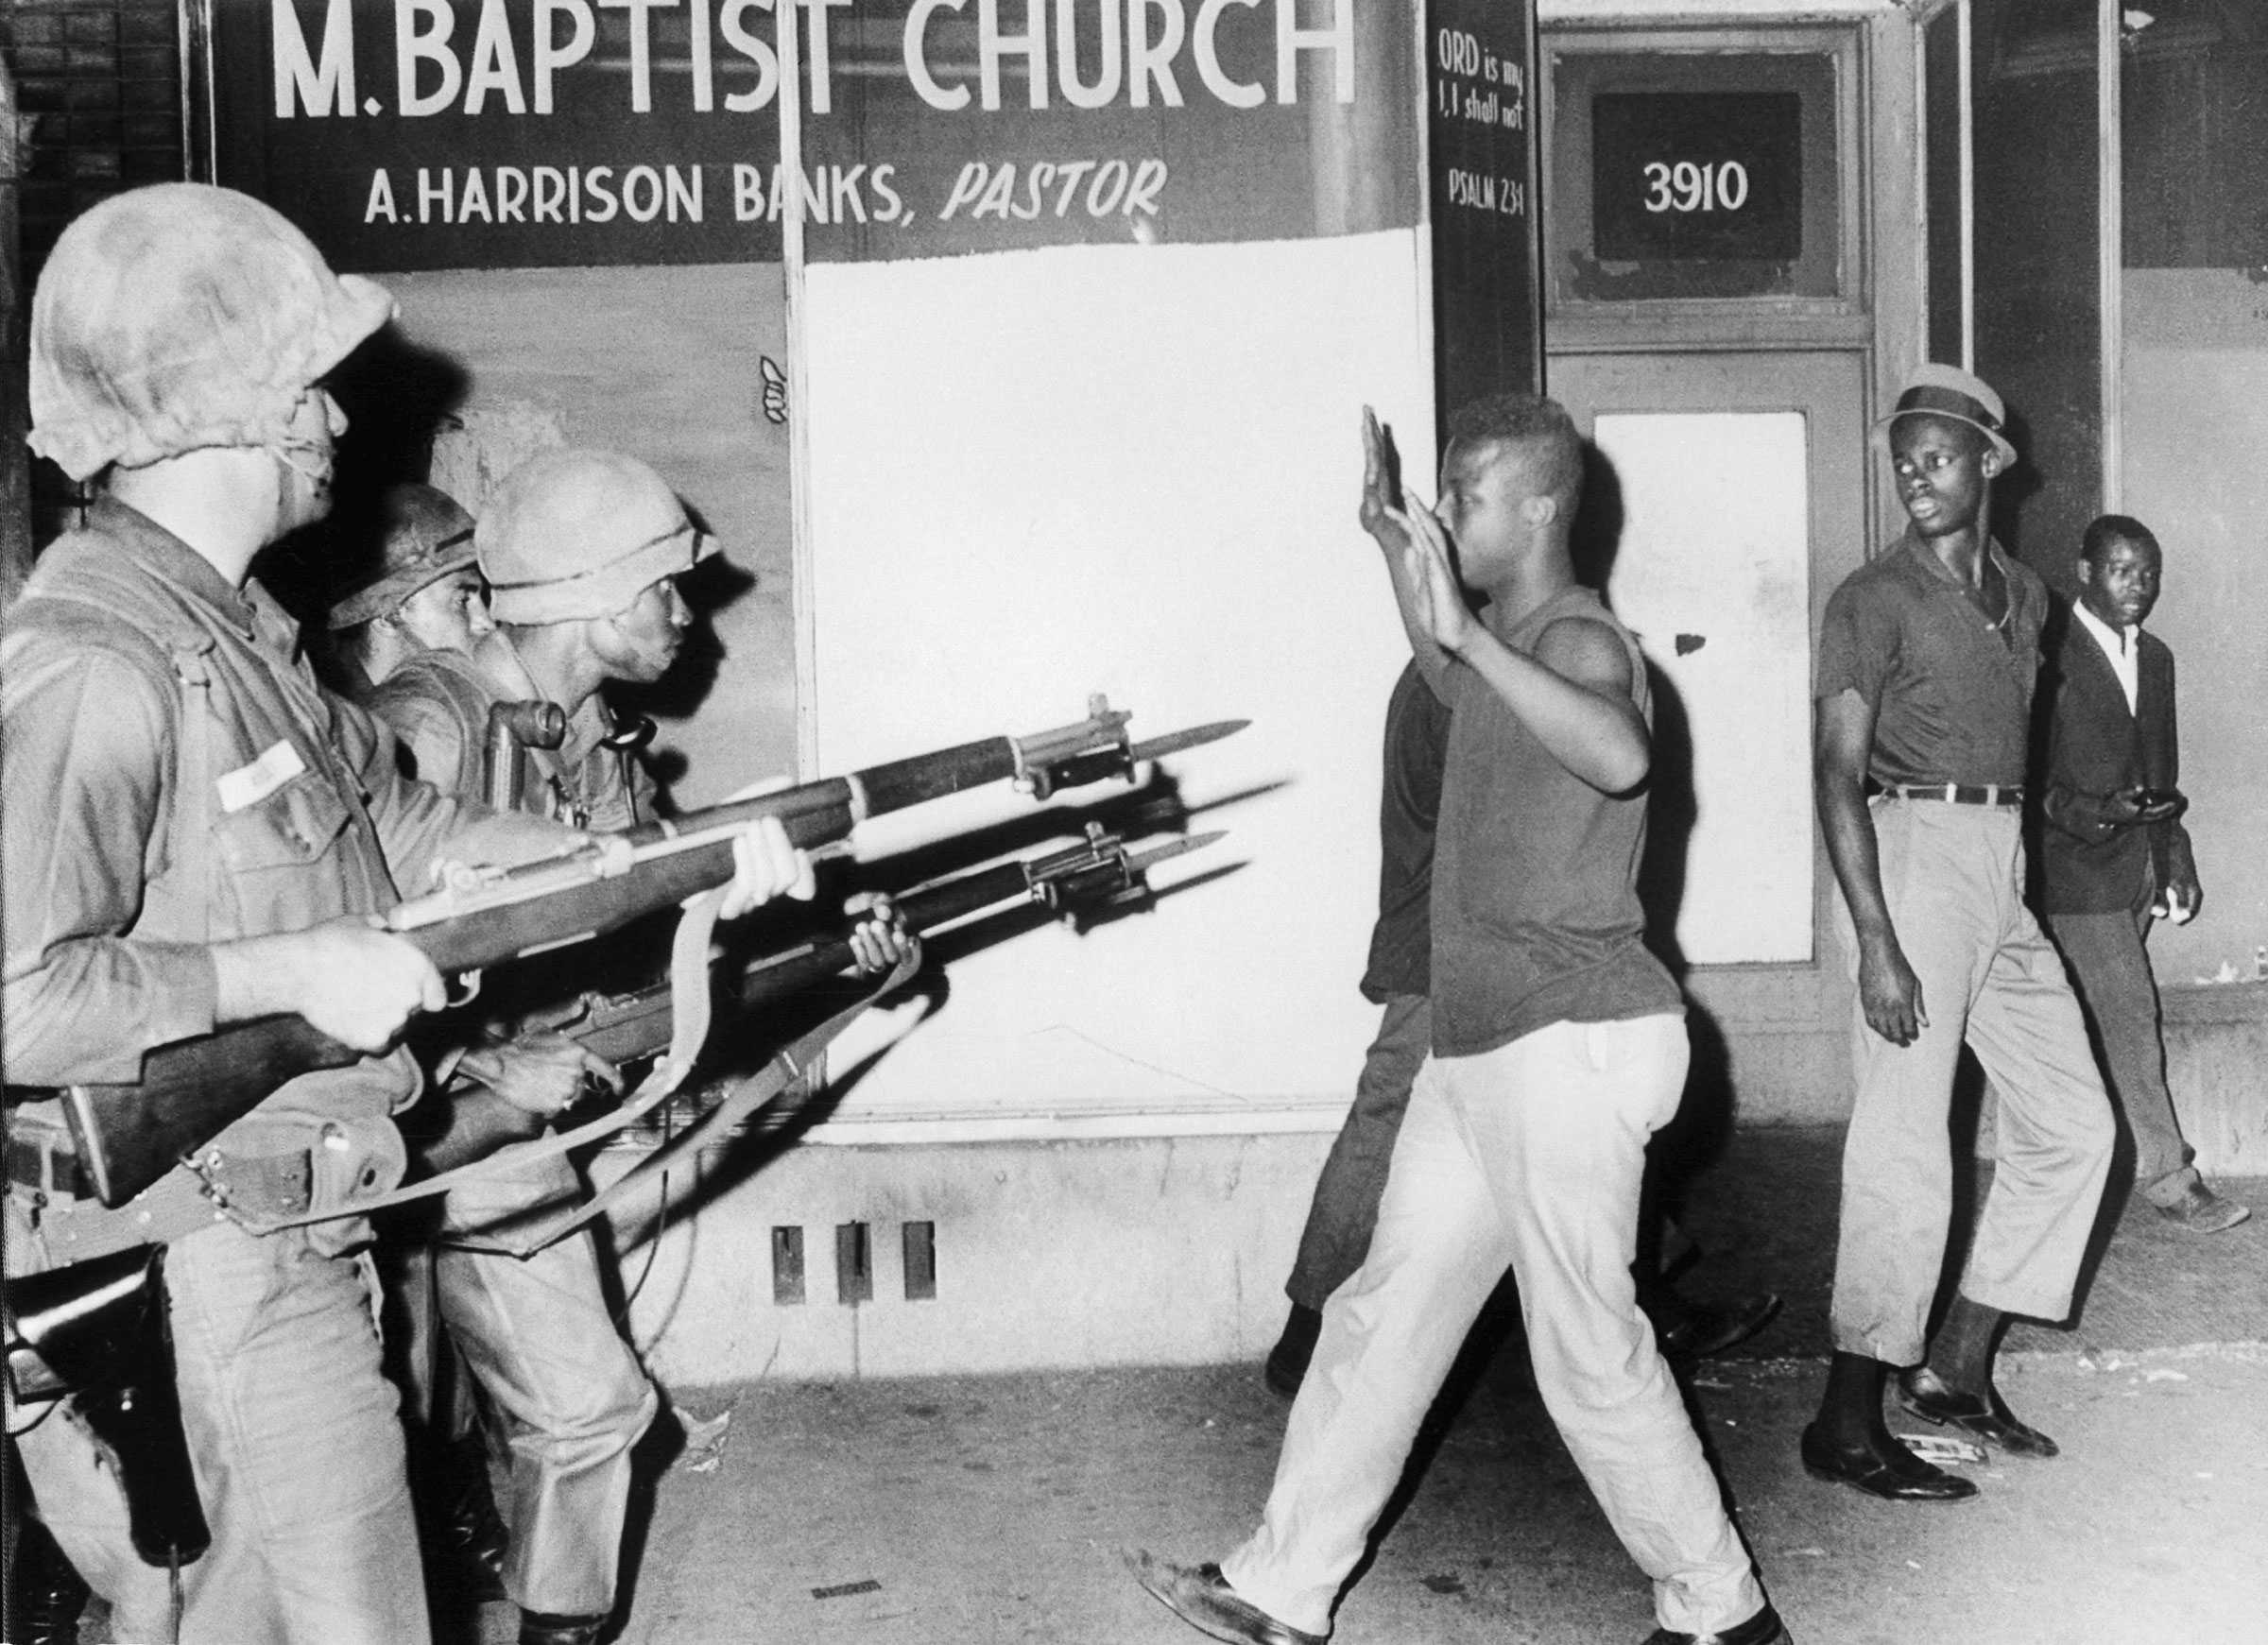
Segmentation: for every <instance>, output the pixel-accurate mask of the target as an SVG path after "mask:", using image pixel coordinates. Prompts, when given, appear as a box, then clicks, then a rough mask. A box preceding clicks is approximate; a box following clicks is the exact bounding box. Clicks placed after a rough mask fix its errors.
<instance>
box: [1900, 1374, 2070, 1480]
mask: <svg viewBox="0 0 2268 1645" xmlns="http://www.w3.org/2000/svg"><path fill="white" fill-rule="evenodd" d="M1898 1402H1899V1404H1900V1405H1902V1406H1904V1407H1905V1408H1906V1409H1907V1410H1908V1411H1910V1412H1912V1413H1913V1414H1915V1415H1916V1416H1918V1417H1920V1418H1921V1419H1922V1421H1924V1422H1933V1423H1935V1424H1937V1425H1938V1426H1939V1427H1940V1428H1957V1429H1959V1430H1960V1431H1962V1432H1964V1433H1970V1434H1974V1435H1975V1436H1976V1437H1977V1438H1979V1439H1981V1440H1983V1441H1984V1443H1985V1444H1986V1445H1990V1446H1997V1447H1998V1448H2001V1449H2002V1450H2004V1451H2006V1452H2007V1453H2008V1454H2009V1455H2010V1456H2012V1457H2052V1456H2053V1455H2054V1454H2055V1442H2054V1441H2053V1440H2052V1439H2050V1438H2049V1437H2048V1436H2047V1435H2046V1434H2044V1433H2042V1432H2040V1431H2039V1430H2038V1429H2036V1428H2029V1427H2026V1426H2025V1425H2024V1424H2023V1423H2021V1422H2019V1421H2018V1420H2017V1419H2016V1414H2015V1413H2014V1412H2012V1411H2010V1410H2009V1409H2008V1406H2007V1404H2006V1402H2005V1401H2003V1400H2002V1398H2001V1393H2000V1390H1999V1389H1997V1388H1992V1387H1987V1388H1986V1389H1985V1390H1984V1393H1983V1394H1964V1393H1961V1392H1960V1391H1959V1390H1957V1389H1955V1388H1953V1387H1951V1386H1950V1385H1949V1384H1948V1383H1947V1382H1946V1380H1945V1379H1944V1378H1942V1377H1940V1376H1938V1375H1937V1373H1936V1372H1934V1371H1933V1370H1931V1369H1930V1368H1929V1366H1927V1365H1916V1366H1915V1367H1914V1368H1913V1369H1912V1370H1910V1371H1900V1372H1899V1374H1898Z"/></svg>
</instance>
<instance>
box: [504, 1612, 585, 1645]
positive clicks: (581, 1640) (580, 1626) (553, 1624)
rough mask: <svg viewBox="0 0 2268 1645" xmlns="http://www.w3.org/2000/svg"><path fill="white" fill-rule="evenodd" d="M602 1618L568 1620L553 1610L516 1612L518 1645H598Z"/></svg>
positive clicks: (573, 1618) (568, 1617)
mask: <svg viewBox="0 0 2268 1645" xmlns="http://www.w3.org/2000/svg"><path fill="white" fill-rule="evenodd" d="M606 1625H607V1619H606V1618H605V1617H604V1616H597V1617H570V1616H564V1615H561V1614H559V1613H557V1612H553V1611H522V1612H521V1613H520V1645H598V1636H599V1632H600V1630H602V1629H603V1628H605V1627H606Z"/></svg>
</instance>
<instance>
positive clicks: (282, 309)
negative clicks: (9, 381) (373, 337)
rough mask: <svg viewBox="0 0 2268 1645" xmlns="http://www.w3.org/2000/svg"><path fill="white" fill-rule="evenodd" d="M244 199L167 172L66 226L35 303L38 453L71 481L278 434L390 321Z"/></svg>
mask: <svg viewBox="0 0 2268 1645" xmlns="http://www.w3.org/2000/svg"><path fill="white" fill-rule="evenodd" d="M393 313H394V300H393V298H392V297H391V296H390V295H388V293H387V290H386V288H385V287H384V286H381V285H379V284H377V283H375V282H372V281H369V280H365V279H363V278H362V277H361V276H359V275H353V274H346V275H339V274H334V273H332V271H331V268H330V266H329V265H328V264H326V263H325V262H324V261H323V257H322V253H320V252H319V251H318V250H317V249H316V248H315V246H314V244H313V243H312V242H310V241H309V240H308V238H307V236H306V235H304V234H302V233H301V232H300V231H299V230H298V229H296V228H294V227H293V226H292V225H291V224H290V223H289V222H287V221H286V220H285V219H284V218H283V215H282V214H279V213H277V212H276V211H274V210H273V209H271V208H270V207H267V206H266V205H263V204H261V203H260V202H259V201H258V200H255V199H253V198H251V197H249V195H242V194H237V193H235V192H233V191H232V190H229V189H222V188H215V187H212V186H211V185H209V184H205V183H187V182H182V183H160V184H157V185H154V186H152V187H149V188H140V189H131V190H129V191H128V192H127V193H125V194H121V195H114V196H112V197H111V198H109V199H107V200H104V201H102V202H101V203H100V204H98V205H96V206H94V208H93V209H91V210H90V211H88V212H86V213H85V214H82V215H81V216H79V217H78V218H77V220H75V221H74V222H73V223H72V224H71V225H70V227H68V228H67V229H65V230H64V231H63V233H62V236H61V238H60V239H59V240H58V241H57V242H56V246H55V250H54V251H53V253H52V254H50V256H49V258H48V261H47V266H46V268H45V270H44V271H43V273H42V274H41V276H40V283H39V289H38V291H37V292H35V293H34V294H33V297H32V304H31V385H30V387H31V419H32V434H31V448H32V450H34V451H36V452H38V453H39V454H41V455H43V456H45V457H48V458H51V459H52V460H53V461H54V462H55V463H56V464H57V465H58V466H59V467H60V468H61V469H62V471H64V472H65V473H67V474H69V475H70V476H71V477H72V478H73V479H78V480H83V479H85V478H87V477H88V476H89V475H91V474H94V473H97V472H99V471H101V470H102V469H103V468H105V467H106V466H108V465H110V464H112V463H116V464H119V465H121V466H123V467H126V468H140V467H142V466H144V465H146V464H148V463H153V462H156V461H158V460H159V459H161V458H163V457H169V456H177V455H179V454H181V453H184V452H192V451H199V450H203V449H205V448H208V447H213V446H262V445H273V444H281V443H283V441H284V439H285V437H286V433H287V429H288V426H289V424H290V421H291V418H292V414H293V412H294V410H295V409H296V408H297V407H298V405H299V403H300V402H301V400H302V399H303V398H304V397H305V396H306V393H307V391H308V389H310V388H312V387H313V386H315V385H316V384H317V383H318V382H319V381H320V380H321V378H322V377H323V375H324V374H325V373H326V372H328V371H329V370H330V369H331V368H333V367H334V366H336V365H337V364H338V363H339V361H341V360H342V359H344V358H345V357H346V356H347V355H348V353H350V352H351V351H352V350H353V349H354V347H355V346H356V345H357V344H359V343H360V342H362V340H363V339H364V338H366V337H368V336H369V334H371V333H372V332H374V331H376V330H377V329H378V328H379V327H380V326H382V325H384V324H385V323H386V322H387V320H388V319H390V318H391V317H393Z"/></svg>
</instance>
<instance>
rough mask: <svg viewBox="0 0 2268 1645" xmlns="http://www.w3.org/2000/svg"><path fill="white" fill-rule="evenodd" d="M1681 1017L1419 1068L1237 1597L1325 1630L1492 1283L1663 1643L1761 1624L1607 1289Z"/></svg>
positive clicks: (1616, 1025) (1738, 1551)
mask: <svg viewBox="0 0 2268 1645" xmlns="http://www.w3.org/2000/svg"><path fill="white" fill-rule="evenodd" d="M1687 1054H1688V1051H1687V1044H1686V1037H1685V1022H1684V1020H1683V1019H1682V1018H1680V1017H1678V1016H1675V1015H1662V1016H1655V1017H1644V1018H1639V1019H1636V1020H1630V1021H1623V1022H1555V1023H1553V1024H1552V1025H1550V1026H1549V1027H1546V1028H1543V1029H1539V1030H1538V1031H1537V1032H1536V1033H1534V1034H1530V1035H1525V1036H1523V1037H1521V1038H1519V1039H1516V1040H1514V1041H1513V1042H1512V1043H1511V1044H1509V1045H1506V1046H1503V1047H1502V1048H1501V1049H1499V1050H1496V1051H1492V1052H1489V1053H1487V1054H1485V1055H1481V1056H1466V1057H1448V1058H1441V1057H1431V1058H1428V1059H1427V1061H1426V1063H1425V1065H1424V1067H1423V1068H1422V1069H1420V1070H1419V1071H1418V1074H1417V1085H1416V1088H1414V1089H1413V1091H1412V1092H1411V1095H1410V1105H1409V1112H1408V1114H1407V1116H1406V1117H1405V1118H1404V1120H1403V1121H1402V1125H1401V1135H1400V1140H1398V1141H1397V1142H1396V1144H1395V1148H1394V1157H1393V1164H1392V1167H1391V1169H1390V1170H1389V1172H1388V1174H1387V1177H1386V1189H1385V1195H1384V1198H1383V1202H1382V1203H1381V1205H1380V1207H1379V1216H1378V1227H1377V1231H1376V1232H1375V1233H1374V1234H1373V1236H1372V1238H1371V1242H1370V1253H1369V1256H1368V1258H1367V1259H1366V1260H1365V1261H1364V1263H1363V1266H1362V1268H1361V1269H1360V1270H1359V1271H1358V1272H1357V1273H1356V1274H1355V1276H1354V1277H1352V1278H1350V1279H1349V1280H1348V1281H1347V1283H1346V1284H1344V1285H1342V1286H1341V1287H1340V1288H1339V1289H1338V1290H1337V1291H1336V1292H1334V1293H1333V1294H1332V1297H1331V1300H1330V1301H1329V1302H1328V1303H1327V1304H1326V1305H1325V1307H1324V1310H1323V1330H1322V1336H1321V1338H1320V1339H1319V1340H1318V1342H1317V1343H1316V1345H1315V1353H1314V1362H1313V1363H1312V1364H1311V1365H1310V1367H1309V1369H1308V1374H1307V1379H1306V1380H1305V1382H1303V1383H1302V1384H1301V1385H1300V1390H1299V1397H1298V1400H1297V1403H1296V1404H1295V1405H1294V1406H1293V1407H1292V1415H1291V1422H1290V1426H1289V1428H1288V1430H1287V1431H1286V1432H1285V1434H1284V1440H1283V1452H1282V1455H1281V1457H1280V1460H1279V1461H1278V1463H1277V1467H1276V1484H1275V1488H1274V1490H1273V1491H1272V1492H1271V1493H1270V1495H1269V1497H1268V1505H1267V1509H1266V1512H1265V1515H1264V1516H1263V1519H1262V1522H1261V1526H1260V1529H1259V1530H1258V1531H1257V1532H1255V1533H1254V1534H1253V1535H1252V1538H1251V1539H1250V1540H1249V1541H1248V1542H1246V1544H1245V1545H1244V1546H1243V1547H1242V1548H1240V1549H1238V1550H1237V1551H1236V1552H1234V1553H1233V1554H1231V1555H1230V1556H1229V1558H1228V1559H1227V1560H1225V1561H1224V1562H1223V1566H1222V1568H1223V1571H1224V1573H1225V1574H1226V1575H1227V1577H1228V1579H1229V1584H1230V1585H1231V1586H1233V1587H1234V1588H1235V1589H1236V1590H1237V1592H1239V1593H1241V1594H1243V1595H1244V1596H1245V1597H1246V1599H1248V1600H1250V1601H1251V1602H1253V1603H1254V1604H1256V1605H1258V1606H1260V1607H1261V1608H1262V1609H1263V1610H1264V1611H1266V1612H1268V1613H1269V1614H1270V1615H1272V1616H1274V1617H1276V1618H1278V1619H1280V1620H1282V1621H1285V1622H1288V1623H1290V1624H1291V1625H1292V1626H1293V1627H1296V1628H1301V1629H1305V1630H1307V1631H1308V1632H1310V1633H1315V1634H1321V1633H1324V1632H1327V1631H1328V1629H1329V1627H1330V1624H1331V1606H1332V1599H1333V1597H1334V1596H1335V1595H1336V1594H1337V1592H1338V1589H1339V1586H1340V1585H1341V1584H1342V1583H1344V1582H1345V1581H1346V1579H1347V1575H1348V1573H1349V1571H1351V1570H1352V1569H1353V1568H1354V1566H1355V1563H1356V1562H1357V1561H1358V1560H1359V1559H1360V1558H1361V1557H1362V1554H1363V1549H1364V1545H1365V1543H1366V1540H1367V1539H1368V1536H1369V1534H1370V1529H1371V1527H1372V1526H1373V1525H1374V1524H1376V1522H1377V1520H1378V1516H1379V1514H1380V1512H1381V1510H1382V1509H1383V1507H1384V1505H1385V1502H1386V1499H1387V1497H1388V1496H1389V1495H1390V1494H1391V1493H1392V1492H1393V1490H1394V1487H1395V1485H1396V1483H1397V1482H1399V1481H1400V1477H1401V1472H1402V1469H1403V1466H1404V1465H1405V1464H1406V1463H1407V1461H1408V1459H1409V1454H1410V1447H1411V1445H1412V1443H1413V1442H1414V1441H1415V1439H1416V1437H1417V1429H1418V1425H1419V1423H1420V1422H1421V1421H1422V1420H1423V1419H1424V1416H1425V1414H1426V1411H1427V1409H1428V1408H1429V1407H1430V1406H1431V1405H1432V1404H1433V1401H1434V1397H1435V1395H1436V1394H1437V1393H1438V1392H1439V1391H1440V1387H1441V1383H1442V1379H1444V1378H1445V1377H1447V1376H1448V1374H1449V1368H1450V1365H1451V1363H1452V1362H1453V1361H1454V1360H1455V1358H1456V1355H1457V1350H1458V1348H1459V1347H1460V1346H1461V1345H1462V1344H1463V1343H1464V1341H1465V1336H1466V1333H1467V1331H1468V1330H1469V1328H1471V1325H1472V1322H1473V1320H1474V1318H1475V1317H1476V1316H1477V1315H1478V1314H1479V1313H1480V1311H1481V1307H1482V1305H1483V1304H1484V1303H1485V1302H1486V1300H1487V1298H1488V1294H1489V1293H1490V1292H1491V1291H1493V1290H1494V1289H1495V1287H1496V1285H1497V1282H1498V1281H1499V1280H1500V1279H1501V1278H1502V1277H1503V1273H1504V1270H1505V1268H1506V1267H1509V1268H1510V1269H1511V1270H1512V1272H1513V1274H1514V1275H1515V1277H1517V1278H1518V1280H1519V1285H1520V1305H1521V1316H1522V1318H1523V1320H1524V1321H1525V1323H1526V1327H1527V1338H1528V1349H1529V1353H1530V1355H1531V1357H1532V1359H1533V1361H1534V1364H1535V1369H1536V1385H1537V1388H1538V1391H1539V1392H1540V1393H1541V1394H1542V1396H1543V1400H1544V1404H1545V1407H1546V1408H1547V1409H1548V1410H1549V1411H1550V1412H1551V1414H1552V1420H1553V1421H1554V1422H1555V1423H1556V1424H1557V1425H1558V1428H1559V1432H1560V1436H1561V1437H1562V1438H1563V1439H1564V1440H1565V1441H1566V1442H1567V1448H1568V1449H1569V1451H1570V1452H1572V1454H1573V1456H1574V1459H1575V1463H1576V1465H1577V1466H1578V1467H1580V1468H1581V1469H1582V1470H1583V1476H1584V1478H1585V1480H1587V1481H1588V1482H1589V1485H1590V1488H1591V1493H1592V1495H1594V1496H1595V1497H1596V1498H1597V1499H1598V1501H1599V1506H1600V1507H1601V1508H1602V1509H1604V1510H1605V1511H1606V1518H1607V1520H1608V1522H1609V1523H1610V1524H1611V1525H1612V1526H1613V1527H1614V1530H1615V1534H1617V1535H1618V1536H1620V1537H1621V1538H1622V1540H1623V1546H1624V1547H1625V1548H1627V1549H1628V1550H1629V1551H1630V1554H1631V1557H1632V1558H1633V1559H1635V1560H1636V1561H1637V1562H1638V1564H1639V1566H1640V1568H1642V1569H1643V1570H1644V1571H1645V1572H1646V1574H1647V1575H1648V1576H1650V1577H1652V1578H1653V1579H1654V1593H1655V1614H1656V1617H1657V1618H1658V1620H1659V1621H1660V1623H1661V1625H1662V1626H1664V1627H1666V1628H1670V1629H1673V1630H1675V1631H1676V1632H1678V1633H1687V1634H1707V1633H1712V1632H1715V1631H1717V1630H1718V1629H1721V1628H1726V1627H1730V1626H1732V1625H1734V1624H1736V1623H1739V1622H1742V1621H1745V1620H1746V1619H1748V1618H1750V1617H1752V1616H1754V1615H1755V1614H1756V1613H1757V1612H1758V1611H1759V1610H1760V1609H1761V1608H1762V1605H1763V1594H1762V1591H1761V1588H1760V1587H1759V1586H1758V1584H1757V1580H1756V1569H1755V1567H1754V1565H1753V1564H1752V1563H1751V1561H1750V1560H1749V1558H1748V1555H1747V1552H1746V1551H1745V1550H1744V1548H1743V1547H1742V1544H1741V1540H1740V1536H1739V1534H1738V1533H1737V1532H1735V1531H1734V1529H1733V1527H1732V1522H1731V1520H1730V1519H1729V1518H1728V1517H1727V1514H1726V1512H1725V1504H1724V1500H1723V1498H1722V1497H1721V1495H1720V1494H1719V1492H1718V1489H1717V1482H1716V1479H1715V1476H1714V1475H1712V1474H1711V1473H1710V1468H1709V1464H1708V1462H1707V1461H1706V1460H1705V1459H1704V1458H1703V1456H1702V1452H1701V1443H1700V1441H1699V1439H1698V1438H1697V1437H1696V1436H1695V1435H1694V1432H1693V1428H1692V1422H1691V1421H1690V1420H1689V1419H1688V1417H1687V1415H1686V1411H1685V1405H1684V1402H1683V1401H1682V1399H1681V1398H1680V1397H1679V1395H1678V1392H1677V1386H1676V1384H1675V1381H1674V1380H1673V1379H1672V1378H1671V1376H1670V1373H1669V1369H1668V1367H1667V1366H1666V1365H1664V1364H1663V1363H1662V1360H1661V1356H1660V1354H1659V1353H1658V1351H1657V1350H1656V1348H1655V1345H1654V1333H1653V1330H1652V1328H1651V1327H1649V1326H1648V1325H1647V1323H1646V1320H1645V1316H1644V1315H1643V1314H1642V1313H1641V1312H1640V1311H1639V1308H1638V1295H1637V1288H1636V1286H1635V1284H1634V1283H1633V1281H1632V1279H1631V1277H1630V1264H1631V1261H1632V1259H1633V1258H1634V1257H1635V1255H1636V1243H1637V1226H1638V1210H1639V1186H1640V1182H1641V1178H1642V1177H1643V1175H1644V1174H1645V1164H1646V1160H1645V1153H1646V1140H1647V1139H1648V1138H1649V1137H1650V1136H1652V1135H1653V1133H1654V1132H1655V1131H1656V1130H1657V1129H1658V1127H1659V1126H1661V1125H1662V1124H1663V1123H1665V1122H1667V1121H1668V1120H1669V1119H1670V1117H1671V1116H1672V1115H1673V1114H1675V1112H1676V1110H1677V1104H1678V1101H1679V1098H1680V1095H1681V1093H1682V1091H1683V1089H1684V1085H1685V1070H1686V1060H1687Z"/></svg>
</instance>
